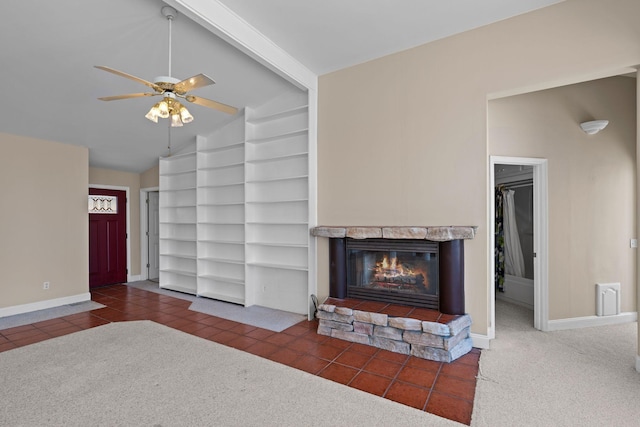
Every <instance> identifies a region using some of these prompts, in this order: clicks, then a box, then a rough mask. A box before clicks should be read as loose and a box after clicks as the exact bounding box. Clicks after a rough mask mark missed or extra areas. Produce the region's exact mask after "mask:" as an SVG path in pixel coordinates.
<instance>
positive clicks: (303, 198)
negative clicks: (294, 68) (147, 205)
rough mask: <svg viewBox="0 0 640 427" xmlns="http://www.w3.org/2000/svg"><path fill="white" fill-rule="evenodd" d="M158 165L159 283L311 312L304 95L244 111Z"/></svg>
mask: <svg viewBox="0 0 640 427" xmlns="http://www.w3.org/2000/svg"><path fill="white" fill-rule="evenodd" d="M187 159H188V160H187ZM160 164H161V166H160V175H161V178H160V194H161V198H160V201H161V206H160V210H161V227H162V228H166V230H165V233H166V236H164V235H163V234H161V239H162V240H161V251H162V250H163V248H164V250H165V252H161V253H163V254H164V255H161V257H162V259H161V276H160V286H161V287H163V288H169V289H175V290H179V291H183V292H189V293H192V294H196V295H199V296H203V297H209V298H214V299H219V300H223V301H229V302H233V303H238V304H243V305H246V306H250V305H254V304H257V305H261V306H265V307H271V308H276V309H281V310H286V311H291V312H297V313H304V314H307V310H308V308H309V295H310V290H309V279H310V278H309V245H310V241H309V226H310V223H309V222H310V221H309V218H310V216H309V111H308V98H307V94H306V93H304V92H296V93H289V94H287V95H286V96H281V97H280V98H277V99H275V100H274V101H272V102H270V103H268V104H266V105H263V106H261V107H258V108H249V107H247V108H245V110H244V114H239V115H238V116H236V117H234V118H233V120H231V121H230V122H229V123H227V124H226V125H225V126H223V127H221V128H220V129H218V130H216V131H215V132H213V133H212V134H211V135H209V136H207V137H202V136H201V137H198V139H197V141H196V148H195V152H194V153H190V154H184V155H181V156H173V157H170V158H166V159H162V160H161V163H160ZM183 187H184V188H183ZM187 188H188V189H187ZM178 189H179V190H178ZM177 191H179V193H178V194H177V195H174V196H172V194H173V193H174V192H177ZM163 193H165V195H164V198H163ZM163 218H164V219H165V221H163ZM162 243H164V246H163V245H162ZM183 257H184V258H183ZM162 260H164V264H163V261H162ZM182 261H184V263H182ZM187 261H188V262H187ZM163 266H165V267H166V268H165V269H163ZM163 279H164V280H163Z"/></svg>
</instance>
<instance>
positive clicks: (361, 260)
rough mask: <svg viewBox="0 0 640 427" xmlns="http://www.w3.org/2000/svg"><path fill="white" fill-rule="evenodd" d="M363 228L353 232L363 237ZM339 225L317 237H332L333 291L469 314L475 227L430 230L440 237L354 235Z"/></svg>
mask: <svg viewBox="0 0 640 427" xmlns="http://www.w3.org/2000/svg"><path fill="white" fill-rule="evenodd" d="M362 229H363V228H362V227H361V228H358V229H356V231H355V232H354V233H353V234H355V235H359V236H361V235H362V233H360V234H358V232H360V231H361V230H362ZM372 229H373V227H372ZM443 229H444V231H445V232H446V234H445V233H444V232H443ZM337 230H338V231H337V232H336V228H331V227H318V228H316V229H315V233H316V235H317V236H320V237H329V296H331V297H333V298H338V299H345V298H349V297H351V298H356V299H363V300H373V301H382V302H387V303H392V304H402V305H411V306H416V307H425V308H430V309H433V310H438V311H440V312H441V313H444V314H453V315H462V314H465V308H464V306H465V304H464V239H465V238H472V237H473V235H474V234H475V228H472V227H465V228H463V229H462V231H458V230H457V229H454V231H455V232H456V233H454V232H452V231H451V228H437V229H436V230H437V232H436V231H434V232H433V233H432V234H433V237H434V238H436V239H439V240H431V239H407V238H385V237H384V236H381V233H375V234H377V236H374V237H371V238H369V237H358V238H351V237H348V236H345V235H344V233H342V232H341V230H344V229H340V228H337ZM347 230H348V231H349V230H350V229H347ZM367 230H368V229H367ZM427 230H429V229H427ZM348 231H347V234H348ZM374 231H375V229H374ZM340 234H342V236H340ZM371 234H374V233H373V232H372V233H371ZM443 234H445V236H444V237H443ZM336 235H337V236H336ZM467 236H470V237H467Z"/></svg>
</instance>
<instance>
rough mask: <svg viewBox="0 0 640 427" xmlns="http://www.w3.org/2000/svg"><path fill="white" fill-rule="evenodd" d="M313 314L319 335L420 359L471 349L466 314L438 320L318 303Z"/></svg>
mask: <svg viewBox="0 0 640 427" xmlns="http://www.w3.org/2000/svg"><path fill="white" fill-rule="evenodd" d="M317 317H318V319H320V324H319V326H318V334H320V335H328V336H331V337H333V338H339V339H342V340H346V341H351V342H356V343H360V344H366V345H371V346H374V347H378V348H382V349H385V350H389V351H393V352H395V353H402V354H410V355H412V356H415V357H420V358H422V359H429V360H435V361H438V362H452V361H454V360H455V359H457V358H459V357H460V356H463V355H465V354H467V353H468V352H469V351H470V350H471V348H472V344H471V338H470V337H469V329H470V326H471V317H470V316H469V315H468V314H465V315H461V316H458V317H456V318H455V319H453V320H452V321H450V322H449V323H438V322H429V321H423V320H418V319H411V318H405V317H391V316H389V315H387V314H382V313H371V312H368V311H359V310H353V309H351V308H346V307H336V306H335V305H331V304H321V305H320V306H319V307H318V313H317Z"/></svg>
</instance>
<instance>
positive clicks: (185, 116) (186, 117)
mask: <svg viewBox="0 0 640 427" xmlns="http://www.w3.org/2000/svg"><path fill="white" fill-rule="evenodd" d="M180 119H181V120H182V123H184V124H187V123H191V122H192V121H193V116H192V115H191V113H190V112H189V110H187V108H186V107H185V106H183V105H181V106H180Z"/></svg>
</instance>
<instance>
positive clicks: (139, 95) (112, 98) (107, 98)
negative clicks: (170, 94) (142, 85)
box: [98, 92, 160, 101]
mask: <svg viewBox="0 0 640 427" xmlns="http://www.w3.org/2000/svg"><path fill="white" fill-rule="evenodd" d="M156 95H160V94H159V93H142V92H140V93H128V94H126V95H115V96H103V97H102V98H98V99H99V100H100V101H117V100H119V99H129V98H142V97H143V96H156Z"/></svg>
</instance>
